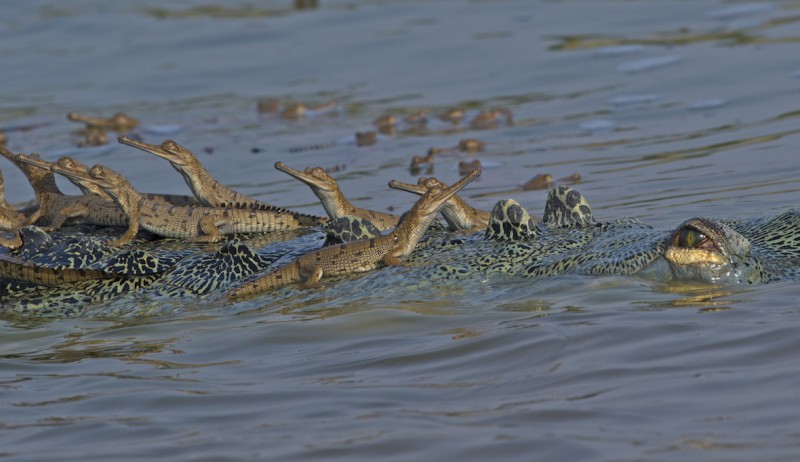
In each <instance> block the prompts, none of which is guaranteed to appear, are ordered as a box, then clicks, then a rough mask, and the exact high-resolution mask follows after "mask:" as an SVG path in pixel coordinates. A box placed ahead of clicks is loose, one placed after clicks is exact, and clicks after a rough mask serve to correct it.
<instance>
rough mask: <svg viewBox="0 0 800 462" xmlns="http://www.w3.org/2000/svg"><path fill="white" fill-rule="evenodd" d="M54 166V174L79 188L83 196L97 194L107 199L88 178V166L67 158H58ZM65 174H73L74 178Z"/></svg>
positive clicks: (101, 189) (104, 193)
mask: <svg viewBox="0 0 800 462" xmlns="http://www.w3.org/2000/svg"><path fill="white" fill-rule="evenodd" d="M55 166H56V170H55V172H57V173H60V174H62V175H64V176H66V177H67V179H69V181H70V182H72V184H74V185H75V186H77V187H78V188H80V190H81V191H82V192H83V193H84V194H97V195H99V196H104V197H108V195H107V194H106V192H105V191H104V190H103V188H101V187H100V186H98V185H97V184H95V183H94V182H93V181H92V180H91V178H90V177H89V167H88V166H86V165H84V164H82V163H81V162H78V161H77V160H75V159H73V158H72V157H68V156H61V157H59V159H58V160H57V161H56V164H55ZM65 172H68V173H74V176H73V175H66V174H65Z"/></svg>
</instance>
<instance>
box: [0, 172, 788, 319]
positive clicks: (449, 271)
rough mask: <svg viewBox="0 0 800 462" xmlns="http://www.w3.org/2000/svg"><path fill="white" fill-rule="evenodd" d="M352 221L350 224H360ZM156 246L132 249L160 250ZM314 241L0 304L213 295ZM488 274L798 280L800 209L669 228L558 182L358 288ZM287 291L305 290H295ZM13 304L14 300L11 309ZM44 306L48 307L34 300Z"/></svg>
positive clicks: (444, 236) (187, 259)
mask: <svg viewBox="0 0 800 462" xmlns="http://www.w3.org/2000/svg"><path fill="white" fill-rule="evenodd" d="M353 223H355V225H354V229H361V228H362V226H361V225H357V223H356V222H353ZM372 233H377V231H372ZM359 237H363V236H359ZM160 242H162V241H160V240H156V241H147V242H144V243H139V244H137V245H144V246H155V247H156V248H158V246H159V245H160V244H159V243H160ZM320 243H321V236H319V234H317V233H314V234H312V235H306V236H302V237H299V238H295V239H290V240H288V241H285V242H280V243H272V244H269V245H265V246H258V245H248V244H247V243H242V242H238V241H237V240H236V239H234V240H230V241H228V242H227V243H225V244H224V245H223V246H222V247H220V248H216V247H215V249H216V250H203V251H194V252H191V253H189V255H187V256H182V257H181V258H177V259H175V261H172V260H170V257H174V254H172V253H161V254H159V255H163V256H162V257H161V258H163V259H164V260H163V261H164V262H165V264H164V265H162V267H163V268H162V267H160V269H163V271H160V272H155V273H154V274H148V275H141V276H138V279H131V280H128V279H124V282H120V280H118V279H115V278H104V279H101V280H90V281H80V282H75V283H70V284H62V285H59V286H56V287H45V288H42V287H32V286H31V285H30V284H28V285H26V286H25V288H24V290H25V291H27V292H24V293H17V294H16V295H15V296H14V297H12V299H13V300H11V302H12V304H11V305H9V304H8V303H9V301H8V299H3V301H4V307H6V308H5V309H7V310H9V311H11V310H14V309H20V310H21V308H19V306H23V305H24V302H25V301H26V297H27V300H30V299H34V300H39V301H40V302H41V301H42V300H52V301H53V303H50V304H49V306H51V310H54V312H57V308H52V307H58V306H59V305H58V302H59V301H60V300H63V301H64V304H63V310H64V313H66V314H69V313H70V310H74V307H75V303H76V302H78V303H81V302H83V301H85V300H87V299H91V300H98V299H100V300H103V299H106V298H111V297H112V296H113V295H115V294H117V293H119V292H131V293H133V294H144V295H145V296H148V297H152V296H156V297H162V296H167V297H174V296H179V297H183V296H191V297H197V296H201V297H207V298H209V299H216V298H220V297H222V296H224V294H225V293H226V292H228V291H229V290H230V289H231V288H233V287H236V286H237V284H239V283H241V282H242V281H244V280H247V279H248V278H250V277H257V275H259V274H268V273H269V272H271V271H274V270H275V269H276V268H278V267H280V265H284V264H286V263H288V262H289V261H292V260H293V259H294V258H297V257H299V256H300V255H303V254H305V253H307V252H308V251H311V250H313V249H314V248H316V247H319V245H320ZM173 245H175V244H174V243H173ZM151 253H152V252H151ZM148 255H150V254H148ZM103 266H107V264H106V263H104V264H103ZM92 268H97V265H95V266H93V267H92ZM101 269H102V267H101ZM382 271H389V273H383V272H382ZM492 273H503V274H507V275H511V276H512V277H518V278H520V279H522V278H551V277H554V276H559V275H564V274H582V275H635V274H642V273H647V274H648V277H651V278H652V277H656V278H659V279H664V280H668V279H678V280H691V281H705V282H709V283H721V284H757V283H769V282H774V281H780V280H786V279H796V278H798V277H800V214H798V212H797V211H796V210H790V211H787V212H784V213H781V214H779V215H776V216H772V217H765V218H754V219H747V220H723V219H711V218H692V219H690V220H687V221H685V222H684V223H682V224H680V225H679V226H678V227H676V228H674V229H654V228H652V227H650V226H648V225H646V224H644V223H642V222H640V221H638V220H636V219H622V220H614V221H608V222H601V221H597V220H596V219H595V218H594V216H593V214H592V212H591V208H590V207H589V204H588V203H587V201H586V200H585V199H584V198H583V197H582V196H581V195H580V193H578V192H577V191H575V190H573V189H571V188H568V187H565V186H561V187H558V188H555V189H554V190H553V191H551V193H550V195H549V197H548V200H547V204H546V206H545V210H544V214H543V219H542V220H541V221H537V220H535V219H534V218H532V217H531V215H529V214H528V212H527V211H526V210H525V209H524V208H523V207H522V206H520V204H518V203H516V202H515V201H513V200H504V201H500V202H498V203H497V205H496V206H495V207H494V209H493V210H492V212H491V215H490V217H489V220H488V226H487V227H486V229H485V230H482V231H478V232H472V233H467V234H464V233H463V232H459V233H455V234H453V233H444V232H443V231H436V232H433V233H430V234H428V235H427V236H426V237H425V238H423V242H422V244H421V245H419V246H417V248H416V249H415V250H413V251H412V252H411V253H410V254H409V255H408V257H407V258H406V259H405V261H404V262H403V265H402V269H401V271H393V270H392V269H390V270H381V269H378V270H377V271H375V272H373V273H372V274H369V275H367V276H364V277H363V280H364V281H363V284H360V285H359V287H361V288H364V289H365V290H375V291H378V290H381V287H391V286H393V285H395V284H397V283H399V282H400V281H398V280H397V279H396V278H397V277H402V278H405V279H412V280H418V281H424V282H426V283H429V284H432V285H435V286H441V287H463V286H464V285H465V284H471V283H473V282H474V281H471V280H470V279H471V278H475V277H478V278H482V277H484V276H485V275H488V274H492ZM2 276H4V275H0V277H2ZM342 277H344V276H342ZM347 277H349V278H353V276H347ZM359 277H361V276H359ZM146 278H149V279H146ZM132 281H136V283H134V282H132ZM340 282H341V277H340V278H339V279H337V280H335V281H329V282H327V283H326V287H325V288H324V289H318V290H324V291H325V296H326V297H334V298H335V297H336V296H337V290H341V291H342V293H341V294H339V295H342V296H352V294H351V293H347V291H348V290H352V289H348V288H347V287H346V285H345V287H344V288H343V289H338V287H337V286H338V284H339V283H340ZM135 284H138V285H135ZM120 285H122V287H121V288H119V287H120ZM3 287H6V288H7V287H9V286H8V285H6V286H3ZM286 290H305V289H300V288H299V287H297V286H295V287H289V288H287V289H286ZM0 292H2V287H0ZM69 293H71V295H69V296H62V295H61V294H69ZM21 294H22V295H21ZM75 294H80V295H81V296H80V297H76V295H75ZM87 294H88V295H87ZM93 294H100V295H102V298H98V296H93ZM281 294H284V295H285V291H284V292H280V293H279V294H278V295H277V296H278V297H280V296H281ZM366 295H369V294H368V293H365V296H366ZM50 297H52V298H50ZM59 297H60V298H59ZM267 297H269V295H267ZM0 299H2V297H0ZM67 302H70V303H67ZM14 303H18V305H16V308H14V306H15V305H14ZM42 304H45V305H48V303H39V305H42ZM31 306H33V307H35V306H36V304H31Z"/></svg>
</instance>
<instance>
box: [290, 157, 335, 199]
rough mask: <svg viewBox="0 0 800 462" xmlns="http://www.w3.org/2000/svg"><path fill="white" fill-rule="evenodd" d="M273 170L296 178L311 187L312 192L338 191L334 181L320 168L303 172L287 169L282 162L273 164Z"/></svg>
mask: <svg viewBox="0 0 800 462" xmlns="http://www.w3.org/2000/svg"><path fill="white" fill-rule="evenodd" d="M275 168H276V169H277V170H279V171H281V172H283V173H286V174H287V175H290V176H292V177H293V178H297V179H298V180H300V181H302V182H303V183H305V184H307V185H308V186H310V187H311V189H312V190H314V192H315V193H316V192H318V191H319V192H326V193H332V192H336V191H338V190H339V185H338V184H337V183H336V180H334V179H333V177H331V176H330V175H328V174H327V173H326V172H325V170H323V169H322V168H321V167H309V168H307V169H305V171H302V172H301V171H300V170H296V169H293V168H292V167H289V166H288V165H286V164H284V163H283V162H275Z"/></svg>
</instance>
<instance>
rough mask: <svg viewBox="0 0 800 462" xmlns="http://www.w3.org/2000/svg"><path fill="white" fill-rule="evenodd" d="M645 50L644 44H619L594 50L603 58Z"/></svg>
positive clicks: (595, 53)
mask: <svg viewBox="0 0 800 462" xmlns="http://www.w3.org/2000/svg"><path fill="white" fill-rule="evenodd" d="M642 51H644V45H618V46H613V47H603V48H598V49H597V50H595V51H594V55H595V56H599V57H601V58H608V57H613V56H624V55H632V54H636V53H641V52H642Z"/></svg>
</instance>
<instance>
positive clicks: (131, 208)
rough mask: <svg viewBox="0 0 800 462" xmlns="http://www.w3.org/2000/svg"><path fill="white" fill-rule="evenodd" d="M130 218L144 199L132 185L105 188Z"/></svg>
mask: <svg viewBox="0 0 800 462" xmlns="http://www.w3.org/2000/svg"><path fill="white" fill-rule="evenodd" d="M103 189H104V190H105V191H106V192H107V193H108V195H109V196H111V198H112V199H113V200H114V202H116V203H117V205H119V207H120V208H121V209H122V211H123V212H124V213H125V215H127V216H128V217H130V216H131V214H132V213H134V212H135V211H136V210H137V208H138V207H139V205H140V204H141V202H142V200H144V198H143V197H142V195H141V194H139V192H138V191H136V190H135V189H133V186H131V185H123V186H117V187H115V188H105V187H104V188H103Z"/></svg>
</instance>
